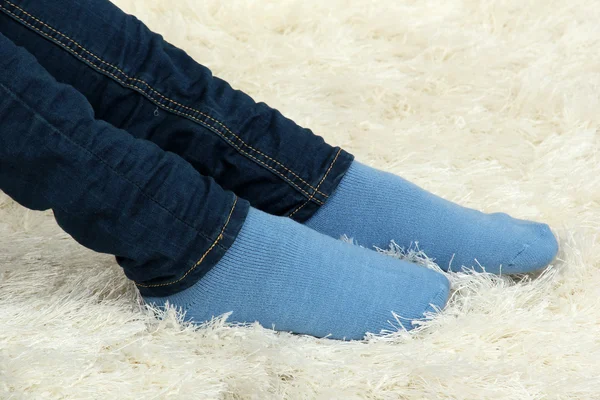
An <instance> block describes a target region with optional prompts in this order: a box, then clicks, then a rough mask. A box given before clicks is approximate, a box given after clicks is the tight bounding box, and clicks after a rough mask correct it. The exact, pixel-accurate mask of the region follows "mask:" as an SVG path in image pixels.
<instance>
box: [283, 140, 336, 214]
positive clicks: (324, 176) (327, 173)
mask: <svg viewBox="0 0 600 400" xmlns="http://www.w3.org/2000/svg"><path fill="white" fill-rule="evenodd" d="M341 152H342V149H339V150H338V152H337V154H336V155H335V157H334V159H333V161H332V162H331V165H330V166H329V168H328V169H327V172H325V175H323V178H321V181H320V182H319V184H318V185H317V189H319V188H320V187H321V185H322V184H323V182H324V181H325V179H326V178H327V176H328V175H329V172H331V169H332V168H333V164H335V162H336V161H337V159H338V157H339V156H340V154H341ZM311 197H312V196H311ZM311 200H312V199H311V198H310V197H309V198H308V200H306V202H305V203H304V204H302V205H301V206H300V207H298V208H296V209H295V210H294V211H293V212H292V213H291V214H290V215H288V217H289V218H292V217H293V216H294V214H296V213H297V212H298V211H300V210H301V209H303V208H304V206H305V205H307V204H308V203H309V202H310V201H311Z"/></svg>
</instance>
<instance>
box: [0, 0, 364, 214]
mask: <svg viewBox="0 0 600 400" xmlns="http://www.w3.org/2000/svg"><path fill="white" fill-rule="evenodd" d="M0 11H2V12H1V13H0V32H2V33H4V34H5V35H6V36H7V37H8V38H10V39H11V40H12V41H13V42H15V43H16V44H18V45H20V46H23V47H25V48H26V49H27V50H28V51H29V52H31V53H32V54H33V55H34V56H36V57H37V59H38V60H39V62H40V63H41V64H42V65H43V66H44V68H46V69H47V70H48V71H49V72H50V73H51V74H52V75H53V76H54V77H55V78H56V79H57V80H58V81H60V82H64V83H68V84H70V85H72V86H74V87H75V88H76V89H77V90H79V91H80V92H81V93H83V94H84V95H85V96H86V97H87V99H88V101H89V102H90V104H91V105H92V106H93V108H94V111H95V113H96V118H99V119H102V120H105V121H107V122H109V123H111V124H113V125H114V126H116V127H118V128H122V129H125V130H127V131H128V132H129V133H130V134H132V135H133V136H135V137H138V138H144V139H148V140H151V141H153V142H154V143H156V144H158V145H159V146H160V147H161V148H163V149H165V150H168V151H171V152H174V153H176V154H179V155H180V156H181V157H183V158H184V159H185V160H187V161H188V162H189V163H191V164H192V165H193V166H194V168H196V169H197V170H198V171H199V172H200V173H202V174H205V175H208V176H211V177H213V178H214V179H215V180H216V181H217V183H219V184H220V185H221V186H222V187H223V188H225V189H228V190H231V191H233V192H235V193H236V194H237V195H238V196H240V197H243V198H245V199H247V200H248V201H250V203H251V205H252V206H254V207H256V208H259V209H261V210H263V211H265V212H268V213H270V214H274V215H280V216H290V217H292V218H293V219H294V220H296V221H299V222H304V221H306V220H308V219H309V218H310V217H311V216H312V215H313V214H314V212H315V211H316V210H317V209H318V207H319V206H320V205H322V204H323V203H324V202H325V201H326V200H327V198H328V197H329V194H330V193H331V192H332V191H333V189H334V188H335V187H336V186H337V184H338V183H339V181H340V180H341V178H342V176H343V174H344V173H345V172H346V170H347V169H348V168H349V166H350V164H351V162H352V159H353V157H352V156H351V155H350V154H348V153H347V152H345V151H343V150H341V149H339V148H333V147H331V146H330V145H328V144H326V143H325V142H324V141H323V139H322V138H321V137H319V136H316V135H314V134H313V133H312V132H311V131H310V130H309V129H305V128H302V127H300V126H298V125H297V124H295V123H294V122H293V121H291V120H290V119H287V118H285V117H284V116H283V115H282V114H281V113H280V112H278V111H277V110H275V109H272V108H270V107H268V106H267V105H266V104H264V103H256V102H254V101H253V99H252V98H250V97H249V96H248V95H246V94H245V93H243V92H241V91H237V90H234V89H232V88H231V86H230V85H229V84H228V83H226V82H224V81H223V80H221V79H219V78H216V77H213V76H212V74H211V71H210V70H209V69H208V68H206V67H204V66H202V65H200V64H198V63H197V62H195V61H194V60H193V59H192V58H191V57H189V56H188V55H187V54H186V53H185V52H184V51H182V50H180V49H178V48H176V47H174V46H172V45H170V44H169V43H167V42H166V41H164V40H163V38H162V36H160V35H158V34H156V33H153V32H151V31H150V30H149V29H148V28H147V27H146V26H145V25H144V24H143V23H141V22H140V21H139V20H138V19H136V18H135V17H133V16H131V15H127V14H125V13H124V12H123V11H121V10H120V9H119V8H117V7H116V6H115V5H113V4H112V3H110V2H109V1H107V0H51V1H50V0H45V1H40V0H19V1H18V0H12V1H8V0H0Z"/></svg>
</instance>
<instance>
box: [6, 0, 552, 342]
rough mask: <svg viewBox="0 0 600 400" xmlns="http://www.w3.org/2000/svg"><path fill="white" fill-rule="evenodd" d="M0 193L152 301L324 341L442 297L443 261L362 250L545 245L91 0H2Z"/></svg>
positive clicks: (452, 261)
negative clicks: (335, 138)
mask: <svg viewBox="0 0 600 400" xmlns="http://www.w3.org/2000/svg"><path fill="white" fill-rule="evenodd" d="M0 189H2V190H3V191H5V192H6V193H7V194H8V195H9V196H11V197H12V198H13V199H15V200H16V201H17V202H19V203H20V204H22V205H24V206H26V207H29V208H31V209H37V210H46V209H52V210H53V212H54V215H55V217H56V220H57V222H58V223H59V225H60V226H61V227H62V228H63V229H64V230H65V231H67V232H68V233H70V234H71V235H72V236H73V237H74V238H75V239H76V240H77V241H79V242H80V243H81V244H83V245H84V246H87V247H89V248H91V249H93V250H95V251H99V252H104V253H110V254H114V255H115V256H116V259H117V262H118V263H119V264H120V265H121V266H122V267H123V269H124V272H125V274H126V276H127V277H128V278H129V279H132V280H133V281H134V282H135V283H136V286H137V287H138V289H139V290H140V293H141V294H142V296H143V297H144V299H145V300H146V301H147V302H148V303H153V304H156V305H164V304H165V303H166V302H170V303H171V304H175V305H177V306H180V307H182V308H183V309H184V310H185V312H186V317H187V318H188V319H190V320H192V321H195V322H203V321H205V320H207V319H210V318H211V317H212V316H217V315H220V314H222V313H225V312H229V311H233V313H232V314H231V316H230V321H235V322H254V321H259V322H260V323H261V324H262V325H263V326H265V327H274V328H275V329H277V330H285V331H293V332H297V333H305V334H310V335H314V336H320V337H322V336H327V335H329V336H330V337H333V338H340V339H342V338H346V339H360V338H362V337H363V336H364V334H365V333H366V332H373V333H379V332H380V331H381V330H382V329H392V328H393V325H391V324H390V322H389V321H394V323H395V324H396V327H399V326H398V325H401V326H402V327H403V328H405V329H410V328H411V327H412V324H411V321H413V320H415V319H420V318H422V317H423V315H424V313H425V312H427V311H434V310H436V309H441V308H443V306H444V305H445V303H446V301H447V297H448V291H449V287H448V281H447V279H446V278H445V276H444V275H443V274H439V273H437V272H434V271H432V270H429V269H426V268H423V267H420V266H417V265H414V264H411V263H408V262H402V261H399V260H395V259H392V258H390V257H385V256H383V255H381V254H379V253H377V252H375V251H372V250H370V249H369V248H372V247H373V246H378V247H387V245H388V243H389V242H390V240H394V241H395V242H396V243H398V244H399V245H401V246H405V247H408V246H410V245H411V243H414V242H418V243H419V246H420V248H421V249H422V250H424V251H425V252H426V253H427V254H428V256H430V257H432V258H434V259H435V260H436V261H437V262H438V264H439V265H440V267H441V268H442V269H444V270H458V269H460V268H461V267H462V266H466V267H473V268H475V269H481V266H484V267H485V268H486V269H487V271H489V272H500V271H502V272H504V273H521V272H528V271H532V270H535V269H539V268H541V267H543V266H545V265H547V264H548V263H549V262H550V261H551V260H552V259H553V258H554V256H555V254H556V251H557V243H556V240H555V238H554V236H553V235H552V233H551V232H550V230H549V228H548V227H547V226H546V225H544V224H537V223H534V222H528V221H521V220H516V219H513V218H511V217H509V216H508V215H506V214H489V215H488V214H483V213H480V212H478V211H475V210H471V209H466V208H463V207H460V206H458V205H456V204H453V203H450V202H448V201H445V200H443V199H441V198H439V197H437V196H434V195H432V194H431V193H428V192H426V191H424V190H422V189H420V188H419V187H417V186H415V185H413V184H411V183H409V182H406V181H405V180H402V179H401V178H399V177H397V176H394V175H391V174H387V173H384V172H381V171H378V170H375V169H372V168H370V167H368V166H365V165H363V164H361V163H359V162H357V161H355V160H354V157H353V156H352V155H351V154H349V153H347V152H346V151H344V150H342V149H340V148H334V147H332V146H330V145H328V144H327V143H325V142H324V141H323V140H322V138H320V137H318V136H316V135H314V134H313V133H312V132H311V131H310V130H308V129H305V128H302V127H300V126H298V125H296V124H295V123H294V122H293V121H291V120H289V119H287V118H285V117H284V116H283V115H281V114H280V113H279V112H278V111H277V110H274V109H272V108H270V107H268V106H267V105H265V104H262V103H256V102H254V101H253V100H252V99H251V98H250V97H249V96H247V95H246V94H244V93H242V92H240V91H236V90H233V89H232V88H231V87H230V86H229V85H228V84H227V83H226V82H224V81H222V80H220V79H218V78H215V77H213V76H212V74H211V73H210V71H209V70H208V69H207V68H205V67H203V66H202V65H200V64H198V63H196V62H195V61H194V60H192V59H191V58H190V57H189V56H187V55H186V54H185V52H183V51H181V50H179V49H177V48H175V47H173V46H171V45H170V44H168V43H166V42H165V41H164V40H163V39H162V37H160V36H159V35H157V34H154V33H152V32H151V31H150V30H148V29H147V28H146V27H145V26H144V25H143V24H142V23H141V22H140V21H138V20H137V19H136V18H135V17H133V16H129V15H126V14H125V13H123V12H122V11H121V10H119V9H118V8H117V7H115V6H114V5H112V4H111V3H110V2H108V1H105V0H79V1H76V0H54V1H39V0H37V1H33V0H20V1H17V0H11V1H8V0H0ZM343 234H346V235H348V236H350V237H352V238H354V239H355V240H356V242H357V243H358V244H360V245H362V246H365V247H366V248H360V247H357V246H352V245H349V244H347V243H343V242H341V241H339V240H336V239H337V238H339V237H340V236H341V235H343ZM394 314H395V315H394Z"/></svg>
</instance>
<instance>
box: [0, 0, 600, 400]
mask: <svg viewBox="0 0 600 400" xmlns="http://www.w3.org/2000/svg"><path fill="white" fill-rule="evenodd" d="M116 3H117V4H118V5H119V6H121V7H123V8H124V9H125V10H126V11H128V12H130V13H134V14H136V15H137V16H138V17H139V18H140V19H142V20H144V21H145V22H146V23H147V24H149V26H150V27H151V28H153V29H154V30H156V31H158V32H160V33H162V34H163V35H164V36H165V37H166V38H167V39H168V40H169V41H171V42H172V43H174V44H176V45H179V46H180V47H183V48H184V49H185V50H187V51H188V52H189V53H190V54H191V55H192V56H193V57H195V58H196V59H197V60H198V61H200V62H201V63H203V64H205V65H208V66H209V67H210V68H211V69H212V70H213V72H214V73H215V74H216V75H218V76H220V77H222V78H225V79H226V80H228V81H230V82H231V83H232V84H233V85H234V87H237V88H240V89H243V90H245V91H247V92H249V93H250V94H251V95H253V97H254V98H255V99H257V100H261V101H265V102H267V103H268V104H270V105H272V106H274V107H276V108H279V109H280V110H281V111H282V112H284V114H286V115H288V116H290V117H291V118H293V119H295V120H296V121H298V122H299V123H300V124H302V125H304V126H308V127H310V128H312V129H313V130H314V131H315V132H316V133H318V134H320V135H322V136H324V137H325V138H326V139H327V140H328V141H329V142H331V143H334V144H336V145H341V146H343V147H345V148H347V149H348V150H350V151H351V152H353V153H354V154H355V155H356V156H357V158H358V159H360V160H362V161H364V162H366V163H369V164H371V165H375V166H377V167H380V168H383V169H386V170H389V171H393V172H395V173H398V174H400V175H402V176H404V177H405V178H407V179H409V180H411V181H413V182H415V183H417V184H419V185H421V186H423V187H425V188H427V189H428V190H431V191H433V192H435V193H438V194H440V195H442V196H444V197H446V198H448V199H451V200H453V201H457V202H459V203H461V204H463V205H466V206H469V207H475V208H479V209H481V210H483V211H486V212H493V211H505V212H508V213H510V214H511V215H513V216H515V217H519V218H528V219H534V220H539V221H545V222H548V223H549V224H550V225H552V226H553V227H554V228H556V230H557V232H558V234H559V235H560V238H561V253H560V259H559V260H558V261H557V262H556V263H555V264H554V265H553V266H552V267H550V268H549V269H548V270H547V271H546V272H545V273H544V274H542V276H541V277H539V276H538V277H530V278H531V279H529V278H528V279H525V280H517V281H515V280H512V279H509V278H506V277H501V278H498V277H495V276H490V275H478V276H476V277H470V276H466V275H464V274H463V275H454V276H452V277H451V279H452V281H453V285H454V289H455V290H456V291H455V292H454V294H453V297H452V299H451V302H450V305H449V306H448V308H447V309H446V310H445V311H444V312H443V313H442V314H441V315H440V316H439V317H437V318H435V319H434V320H432V321H430V322H429V323H427V324H425V325H424V326H422V327H421V328H419V330H418V331H417V332H414V333H410V334H408V333H399V334H398V335H396V336H394V337H389V338H387V339H381V338H372V339H371V340H369V341H365V342H352V343H348V342H346V343H343V342H338V341H332V340H327V339H325V340H317V339H314V338H311V337H298V336H293V335H289V334H277V333H274V332H272V331H269V330H265V329H262V328H261V327H259V326H252V327H231V326H227V325H226V324H223V321H222V320H221V321H215V323H214V324H212V325H211V326H208V327H204V328H201V329H197V328H196V329H195V328H194V327H191V326H185V325H182V324H180V323H179V322H178V321H179V320H178V319H177V316H176V314H175V313H174V312H170V313H168V314H167V315H166V316H165V319H164V320H159V319H156V318H155V317H153V315H152V313H151V311H150V310H144V309H143V308H142V307H140V306H139V304H138V300H137V295H136V291H135V288H134V286H133V285H132V284H131V283H130V282H128V281H126V279H125V277H124V275H123V273H122V272H121V269H120V268H119V267H118V266H117V265H116V264H115V262H114V261H113V258H112V257H111V256H107V255H99V254H95V253H93V252H90V251H88V250H86V249H84V248H82V247H80V246H79V245H78V244H76V243H75V242H74V241H73V240H72V239H71V238H70V237H68V236H67V235H66V234H64V233H61V231H60V230H59V228H58V227H57V226H56V224H55V222H54V220H53V219H52V216H51V214H50V213H37V212H29V211H26V210H25V209H23V208H21V207H19V206H18V205H16V204H15V203H13V202H11V201H10V199H8V198H7V197H6V196H4V195H2V194H0V327H1V328H0V398H2V399H25V398H27V399H30V398H31V399H42V398H47V399H59V398H60V399H63V398H69V399H91V398H103V399H106V398H114V399H140V398H143V399H284V398H289V399H399V398H401V399H422V398H453V399H567V398H569V399H573V398H578V399H591V398H600V379H599V378H598V373H599V371H600V308H599V307H598V305H599V302H600V300H599V299H600V289H599V288H600V270H599V269H600V242H599V240H598V237H597V234H598V232H599V227H600V166H599V165H598V163H599V150H600V139H599V136H598V132H597V130H598V127H599V126H600V101H599V96H600V24H599V23H598V21H599V20H600V7H598V4H597V2H595V1H592V0H572V1H568V2H566V1H556V0H528V1H522V0H502V1H501V0H497V1H494V0H482V1H475V0H462V1H460V0H448V1H444V2H441V1H433V0H422V1H413V0H410V1H409V0H403V1H400V0H380V1H361V0H355V1H349V0H327V1H323V0H278V1H271V0H229V1H226V2H223V1H220V0H204V1H193V0H170V1H166V0H144V1H143V2H141V1H134V0H119V1H117V2H116Z"/></svg>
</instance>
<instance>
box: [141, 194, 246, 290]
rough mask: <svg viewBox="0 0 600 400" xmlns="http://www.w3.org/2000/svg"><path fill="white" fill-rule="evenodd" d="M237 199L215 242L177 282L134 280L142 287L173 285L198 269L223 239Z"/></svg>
mask: <svg viewBox="0 0 600 400" xmlns="http://www.w3.org/2000/svg"><path fill="white" fill-rule="evenodd" d="M237 199H238V198H237V196H236V197H235V200H234V202H233V206H231V211H229V216H228V217H227V220H226V221H225V225H223V229H221V233H219V236H217V238H216V239H215V241H214V242H213V244H212V245H211V246H210V247H209V248H208V250H206V252H205V253H204V254H203V255H202V257H201V258H200V260H198V262H196V264H194V266H193V267H192V268H190V269H189V270H188V271H187V272H186V273H185V274H184V275H183V276H182V277H181V278H179V279H177V280H176V281H175V282H169V283H161V284H157V285H142V284H141V283H137V282H134V283H135V284H136V285H137V286H140V287H159V286H169V285H172V284H174V283H177V282H180V281H182V280H183V279H185V277H186V276H188V275H189V273H190V272H192V271H193V270H194V269H196V267H197V266H198V265H200V263H202V261H204V259H205V258H206V256H207V255H208V253H210V251H211V250H212V249H214V247H215V246H216V245H217V243H218V242H219V241H220V240H221V239H223V233H224V232H225V228H226V227H227V225H228V224H229V220H230V219H231V215H232V214H233V210H234V209H235V205H236V204H237Z"/></svg>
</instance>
